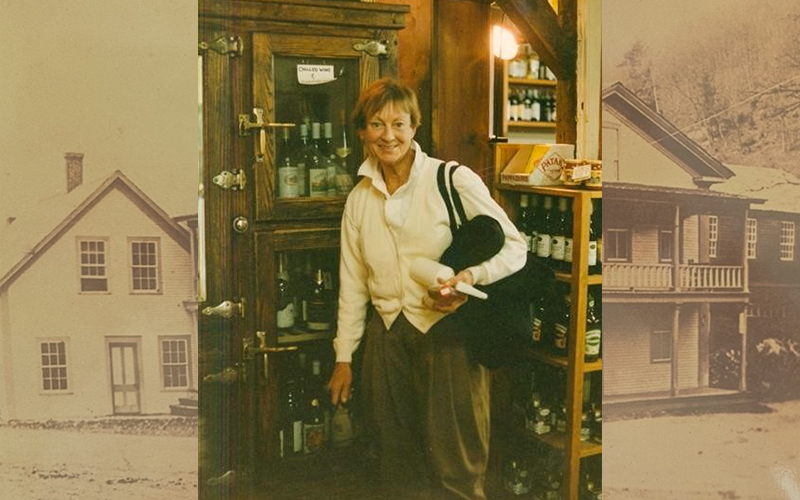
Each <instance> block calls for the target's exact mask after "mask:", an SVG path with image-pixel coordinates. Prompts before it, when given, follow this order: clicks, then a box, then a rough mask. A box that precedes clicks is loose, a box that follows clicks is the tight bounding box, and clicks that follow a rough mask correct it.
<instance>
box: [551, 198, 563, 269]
mask: <svg viewBox="0 0 800 500" xmlns="http://www.w3.org/2000/svg"><path fill="white" fill-rule="evenodd" d="M566 237H567V199H566V198H564V197H561V198H559V199H558V215H557V216H556V220H555V224H554V227H553V233H552V236H551V238H550V259H551V260H552V261H553V263H552V266H553V268H554V269H557V270H560V271H563V270H564V246H565V243H566V242H565V239H566Z"/></svg>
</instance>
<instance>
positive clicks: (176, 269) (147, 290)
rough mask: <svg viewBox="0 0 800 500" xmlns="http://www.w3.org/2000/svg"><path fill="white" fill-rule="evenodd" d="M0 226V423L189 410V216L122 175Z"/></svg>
mask: <svg viewBox="0 0 800 500" xmlns="http://www.w3.org/2000/svg"><path fill="white" fill-rule="evenodd" d="M65 158H66V167H67V186H66V189H65V191H64V193H63V194H60V195H57V196H53V197H51V198H49V199H46V200H43V201H41V202H39V203H37V204H36V205H35V206H34V207H31V208H29V209H23V208H20V212H19V213H18V214H13V216H8V217H7V218H6V220H3V221H0V224H2V228H1V229H0V419H3V420H9V419H44V418H66V417H91V416H106V415H138V414H166V413H170V407H171V406H173V407H175V408H177V409H180V408H182V406H181V405H179V404H178V403H179V401H182V402H183V403H185V404H191V401H192V400H195V401H196V397H195V396H196V393H197V392H196V387H197V385H196V382H197V370H196V359H197V356H196V352H197V338H196V336H197V334H196V331H197V325H196V311H197V302H196V284H195V275H196V273H195V269H194V268H195V264H194V257H193V249H194V248H195V246H194V244H193V243H194V239H193V234H194V231H193V229H194V228H196V220H197V218H196V216H185V217H180V218H177V219H176V218H172V217H170V216H169V215H168V214H167V213H165V212H164V211H163V210H162V209H161V208H159V206H158V205H157V204H156V203H155V202H154V201H153V200H152V199H150V198H149V197H148V196H147V195H146V194H145V193H144V192H142V191H141V190H140V189H139V188H138V187H137V186H136V185H135V184H133V182H131V181H130V179H128V178H127V177H126V176H125V175H124V174H123V173H122V172H119V171H117V172H115V173H114V174H112V175H111V176H109V177H108V178H106V179H102V180H100V181H97V182H93V183H86V184H84V183H83V154H80V153H68V154H67V155H66V157H65Z"/></svg>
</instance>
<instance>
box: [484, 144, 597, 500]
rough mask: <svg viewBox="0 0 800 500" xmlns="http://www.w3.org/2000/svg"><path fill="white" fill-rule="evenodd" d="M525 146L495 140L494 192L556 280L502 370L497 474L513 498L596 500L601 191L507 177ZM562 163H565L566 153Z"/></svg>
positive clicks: (497, 404) (497, 396)
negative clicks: (540, 464) (544, 467)
mask: <svg viewBox="0 0 800 500" xmlns="http://www.w3.org/2000/svg"><path fill="white" fill-rule="evenodd" d="M525 147H526V146H524V145H519V144H497V145H496V146H495V148H496V149H495V176H494V181H495V183H494V190H493V193H494V196H495V197H496V199H497V201H498V203H499V204H500V205H501V206H502V207H503V208H504V209H505V210H506V212H507V213H508V214H509V216H510V217H511V219H512V221H513V222H514V223H515V224H516V225H517V227H518V228H519V230H520V232H521V233H522V234H524V235H525V237H526V239H527V240H528V241H529V251H530V252H531V253H532V254H533V255H535V256H536V259H538V261H539V262H540V263H543V264H545V265H547V266H549V267H550V268H551V269H553V270H554V271H555V280H553V281H552V282H550V283H548V284H547V285H546V286H547V288H546V289H543V290H542V293H541V294H539V297H538V299H537V300H535V301H534V302H533V303H532V304H531V312H532V317H533V319H534V323H533V327H532V331H531V335H530V338H529V339H527V340H526V342H527V344H528V345H527V346H525V348H524V349H521V351H520V355H519V356H518V357H517V359H516V362H515V364H514V366H513V367H510V368H507V369H504V370H502V371H501V372H499V373H497V374H496V376H495V382H496V384H495V386H494V387H495V392H494V397H495V399H496V401H495V404H494V406H493V413H494V415H495V416H496V419H495V421H496V428H493V430H494V431H496V434H497V435H498V441H497V442H496V443H497V446H496V447H495V453H496V454H497V456H496V458H495V460H497V461H498V462H496V463H500V464H505V466H503V467H501V469H502V472H501V480H500V481H499V482H500V484H503V489H504V491H505V494H507V495H508V497H509V498H532V499H539V498H558V499H569V500H573V499H584V498H587V499H594V498H598V495H600V496H601V493H600V491H601V490H600V487H599V486H598V485H599V483H600V477H599V476H600V466H599V465H598V462H597V460H599V459H600V457H601V455H602V404H601V394H602V389H601V385H602V366H603V364H602V305H601V301H602V293H601V292H602V290H601V286H602V264H601V259H602V228H601V223H602V192H601V191H600V190H598V189H587V188H585V187H584V186H579V185H576V186H563V185H553V186H531V185H525V184H509V183H502V182H500V181H501V175H500V172H501V171H502V170H503V169H504V168H505V167H506V166H507V165H508V164H509V162H510V161H511V160H512V158H513V157H514V156H515V154H517V153H518V152H519V151H520V150H522V149H523V148H525ZM525 154H530V155H533V154H534V153H533V151H532V150H531V151H527V150H526V152H525ZM525 163H530V161H529V160H525ZM558 163H559V165H558V166H559V168H560V169H561V170H563V167H564V165H566V162H565V161H563V160H560V161H559V162H558ZM529 166H530V165H529ZM551 167H553V166H551ZM553 168H554V167H553ZM590 168H591V167H590ZM550 182H553V179H551V180H550ZM576 184H577V183H576ZM542 449H547V450H549V453H552V454H553V455H554V457H555V458H553V459H552V461H551V463H550V467H551V468H554V471H552V472H551V473H546V474H544V475H542V473H541V472H540V471H536V470H535V467H533V469H530V467H532V466H530V464H531V461H533V462H535V461H536V460H539V458H538V457H537V456H536V454H537V451H536V450H542ZM512 462H513V463H514V464H515V465H514V466H511V465H509V464H510V463H512ZM525 464H528V465H525ZM525 467H529V471H533V475H536V476H537V478H536V479H534V480H531V481H529V483H530V485H529V486H527V487H526V486H524V485H523V486H520V482H519V481H518V480H519V476H520V475H522V476H524V475H525V474H522V471H521V469H525ZM509 471H511V472H509ZM515 477H516V478H517V480H515V479H514V478H515ZM555 485H558V487H557V488H555ZM556 490H557V491H556Z"/></svg>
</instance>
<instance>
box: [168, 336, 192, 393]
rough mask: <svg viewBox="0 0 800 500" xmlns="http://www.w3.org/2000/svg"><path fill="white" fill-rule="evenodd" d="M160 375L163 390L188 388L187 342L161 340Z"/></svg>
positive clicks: (182, 340)
mask: <svg viewBox="0 0 800 500" xmlns="http://www.w3.org/2000/svg"><path fill="white" fill-rule="evenodd" d="M161 374H162V383H163V387H164V389H186V388H188V387H189V340H188V339H186V338H177V337H171V338H162V339H161Z"/></svg>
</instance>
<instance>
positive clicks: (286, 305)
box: [277, 254, 294, 333]
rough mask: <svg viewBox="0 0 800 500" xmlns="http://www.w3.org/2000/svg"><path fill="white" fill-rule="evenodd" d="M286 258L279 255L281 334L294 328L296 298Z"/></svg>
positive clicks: (278, 315)
mask: <svg viewBox="0 0 800 500" xmlns="http://www.w3.org/2000/svg"><path fill="white" fill-rule="evenodd" d="M286 257H287V255H286V254H279V255H278V276H277V278H278V294H277V295H278V300H277V304H278V307H277V309H278V311H277V326H278V331H279V332H281V333H285V332H288V331H289V330H290V329H291V328H292V327H293V326H294V297H292V290H291V286H290V281H289V272H288V269H287V266H288V264H287V262H286Z"/></svg>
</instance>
